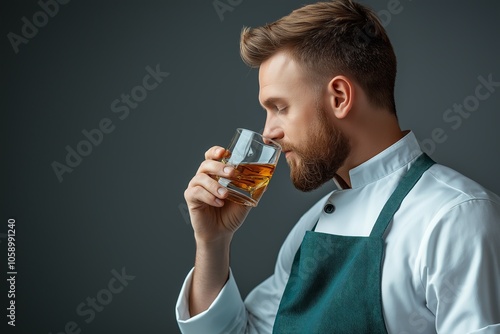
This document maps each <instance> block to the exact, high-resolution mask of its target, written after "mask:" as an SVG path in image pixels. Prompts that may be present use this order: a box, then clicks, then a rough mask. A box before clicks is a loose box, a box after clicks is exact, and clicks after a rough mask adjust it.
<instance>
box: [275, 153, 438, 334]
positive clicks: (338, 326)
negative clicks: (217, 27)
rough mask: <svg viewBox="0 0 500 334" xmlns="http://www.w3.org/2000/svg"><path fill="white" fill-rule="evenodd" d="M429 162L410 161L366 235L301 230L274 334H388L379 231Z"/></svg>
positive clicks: (421, 157)
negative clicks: (298, 245) (298, 244)
mask: <svg viewBox="0 0 500 334" xmlns="http://www.w3.org/2000/svg"><path fill="white" fill-rule="evenodd" d="M433 164H434V161H432V159H431V158H429V157H428V156H427V155H426V154H425V153H424V154H422V155H421V156H420V157H419V158H418V159H417V160H416V161H415V163H414V164H413V165H412V166H411V168H410V170H409V171H408V172H407V173H406V175H405V176H404V177H403V178H402V179H401V181H400V183H399V184H398V186H397V187H396V189H395V190H394V192H393V193H392V195H391V196H390V197H389V200H388V201H387V202H386V203H385V205H384V207H383V208H382V211H381V212H380V215H379V216H378V218H377V221H376V222H375V225H374V226H373V229H372V231H371V233H370V236H368V237H356V236H340V235H334V234H327V233H318V232H313V231H307V232H306V234H305V236H304V239H303V240H302V243H301V245H300V247H299V249H298V250H297V253H296V254H295V258H294V260H293V264H292V269H291V272H290V277H289V279H288V283H287V285H286V287H285V291H284V293H283V296H282V298H281V302H280V305H279V309H278V313H277V315H276V320H275V322H274V328H273V333H275V334H278V333H286V334H290V333H300V334H305V333H307V334H309V333H351V334H352V333H387V330H386V327H385V323H384V315H383V312H382V293H381V277H382V264H383V260H384V232H385V230H386V228H387V226H388V225H389V224H390V222H391V221H392V217H393V216H394V213H396V211H397V210H398V209H399V207H400V205H401V202H402V201H403V199H404V198H405V196H406V195H407V194H408V193H409V192H410V190H411V189H412V188H413V186H414V185H415V184H416V183H417V181H418V180H419V179H420V177H421V176H422V174H423V173H424V172H425V171H426V170H427V169H428V168H429V167H430V166H432V165H433ZM315 227H316V226H315ZM315 227H314V228H315ZM314 228H313V230H314Z"/></svg>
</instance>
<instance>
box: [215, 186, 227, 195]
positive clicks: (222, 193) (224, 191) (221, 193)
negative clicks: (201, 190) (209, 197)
mask: <svg viewBox="0 0 500 334" xmlns="http://www.w3.org/2000/svg"><path fill="white" fill-rule="evenodd" d="M217 192H218V193H219V195H221V196H222V195H225V194H226V193H227V189H226V188H219V189H217Z"/></svg>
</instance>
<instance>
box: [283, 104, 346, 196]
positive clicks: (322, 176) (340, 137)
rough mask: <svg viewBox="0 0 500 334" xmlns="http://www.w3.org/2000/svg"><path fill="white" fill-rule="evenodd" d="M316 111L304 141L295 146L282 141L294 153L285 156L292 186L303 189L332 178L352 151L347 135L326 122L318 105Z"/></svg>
mask: <svg viewBox="0 0 500 334" xmlns="http://www.w3.org/2000/svg"><path fill="white" fill-rule="evenodd" d="M317 113H318V116H319V117H318V118H316V119H317V122H316V124H315V125H314V126H313V127H311V128H310V130H309V134H308V136H307V140H306V142H303V143H301V144H300V145H297V146H292V145H287V144H286V143H282V146H283V150H284V151H289V150H291V151H293V153H294V155H295V157H294V158H290V159H288V160H287V162H288V165H289V166H290V179H291V180H292V183H293V185H294V186H295V188H297V189H298V190H301V191H304V192H307V191H312V190H314V189H317V188H319V187H320V186H321V185H323V184H324V183H326V182H327V181H329V180H331V179H332V178H333V177H334V176H335V174H336V173H337V171H338V169H339V168H340V167H341V166H342V165H343V164H344V162H345V160H346V159H347V157H348V155H349V153H350V151H351V147H350V145H349V140H348V138H347V137H346V136H345V135H344V133H342V132H341V131H340V130H339V129H335V128H333V127H331V126H330V125H329V124H328V121H327V117H326V113H325V111H324V110H323V109H322V108H318V109H317Z"/></svg>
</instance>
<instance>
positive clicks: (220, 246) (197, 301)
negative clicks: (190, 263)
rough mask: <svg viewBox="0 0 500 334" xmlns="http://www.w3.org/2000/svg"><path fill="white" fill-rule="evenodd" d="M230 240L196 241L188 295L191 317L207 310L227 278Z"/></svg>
mask: <svg viewBox="0 0 500 334" xmlns="http://www.w3.org/2000/svg"><path fill="white" fill-rule="evenodd" d="M229 249H230V240H225V241H217V242H211V243H205V242H201V241H197V243H196V259H195V266H194V271H193V280H192V284H191V290H190V293H189V313H190V315H191V317H193V316H195V315H197V314H199V313H201V312H203V311H205V310H207V309H208V308H209V307H210V305H211V304H212V302H213V301H214V300H215V298H217V295H218V294H219V293H220V291H221V290H222V288H223V287H224V284H226V282H227V279H228V277H229Z"/></svg>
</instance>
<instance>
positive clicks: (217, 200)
mask: <svg viewBox="0 0 500 334" xmlns="http://www.w3.org/2000/svg"><path fill="white" fill-rule="evenodd" d="M215 203H217V205H223V204H224V202H223V201H222V200H220V199H218V198H217V199H215Z"/></svg>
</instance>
